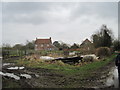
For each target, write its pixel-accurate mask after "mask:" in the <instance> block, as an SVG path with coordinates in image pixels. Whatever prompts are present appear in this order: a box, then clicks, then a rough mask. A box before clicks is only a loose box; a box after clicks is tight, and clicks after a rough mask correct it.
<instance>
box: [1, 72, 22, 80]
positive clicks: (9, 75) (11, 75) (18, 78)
mask: <svg viewBox="0 0 120 90" xmlns="http://www.w3.org/2000/svg"><path fill="white" fill-rule="evenodd" d="M0 75H3V76H8V77H11V78H14V79H16V80H20V77H19V76H17V75H15V74H13V73H3V72H1V71H0Z"/></svg>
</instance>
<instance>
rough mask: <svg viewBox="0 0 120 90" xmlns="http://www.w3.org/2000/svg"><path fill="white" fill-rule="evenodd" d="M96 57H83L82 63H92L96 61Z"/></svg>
mask: <svg viewBox="0 0 120 90" xmlns="http://www.w3.org/2000/svg"><path fill="white" fill-rule="evenodd" d="M97 60H98V59H97V57H96V56H95V55H85V56H84V57H83V61H84V62H93V61H97Z"/></svg>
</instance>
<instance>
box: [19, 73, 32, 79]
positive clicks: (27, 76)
mask: <svg viewBox="0 0 120 90" xmlns="http://www.w3.org/2000/svg"><path fill="white" fill-rule="evenodd" d="M20 76H23V77H25V78H26V79H28V78H31V76H30V75H29V74H20Z"/></svg>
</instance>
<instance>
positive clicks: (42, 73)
mask: <svg viewBox="0 0 120 90" xmlns="http://www.w3.org/2000/svg"><path fill="white" fill-rule="evenodd" d="M111 67H114V62H111V63H109V64H108V65H107V66H105V67H102V68H100V69H98V70H96V71H94V72H92V75H91V77H89V78H86V79H82V80H80V79H79V77H80V76H79V75H76V76H74V77H66V76H64V75H62V74H56V73H53V70H49V69H42V68H36V69H35V68H25V69H23V70H17V71H16V70H8V69H6V67H5V68H3V72H13V73H15V74H16V75H19V74H20V73H26V74H29V75H31V76H32V78H30V79H25V78H23V77H21V78H22V79H20V80H19V81H16V80H14V79H11V78H8V77H3V81H4V82H5V81H8V80H10V81H12V82H14V81H15V82H16V83H18V84H19V85H20V87H22V88H26V87H27V88H62V87H64V88H65V87H73V88H103V87H106V86H105V84H104V82H105V79H106V77H108V72H109V71H110V70H111ZM36 75H37V76H36ZM5 85H6V84H4V83H3V87H4V86H5ZM111 87H113V86H111ZM107 88H108V87H107Z"/></svg>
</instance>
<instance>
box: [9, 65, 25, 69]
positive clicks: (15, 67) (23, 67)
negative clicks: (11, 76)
mask: <svg viewBox="0 0 120 90" xmlns="http://www.w3.org/2000/svg"><path fill="white" fill-rule="evenodd" d="M24 68H25V67H17V66H16V67H10V68H7V69H10V70H17V69H24Z"/></svg>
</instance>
